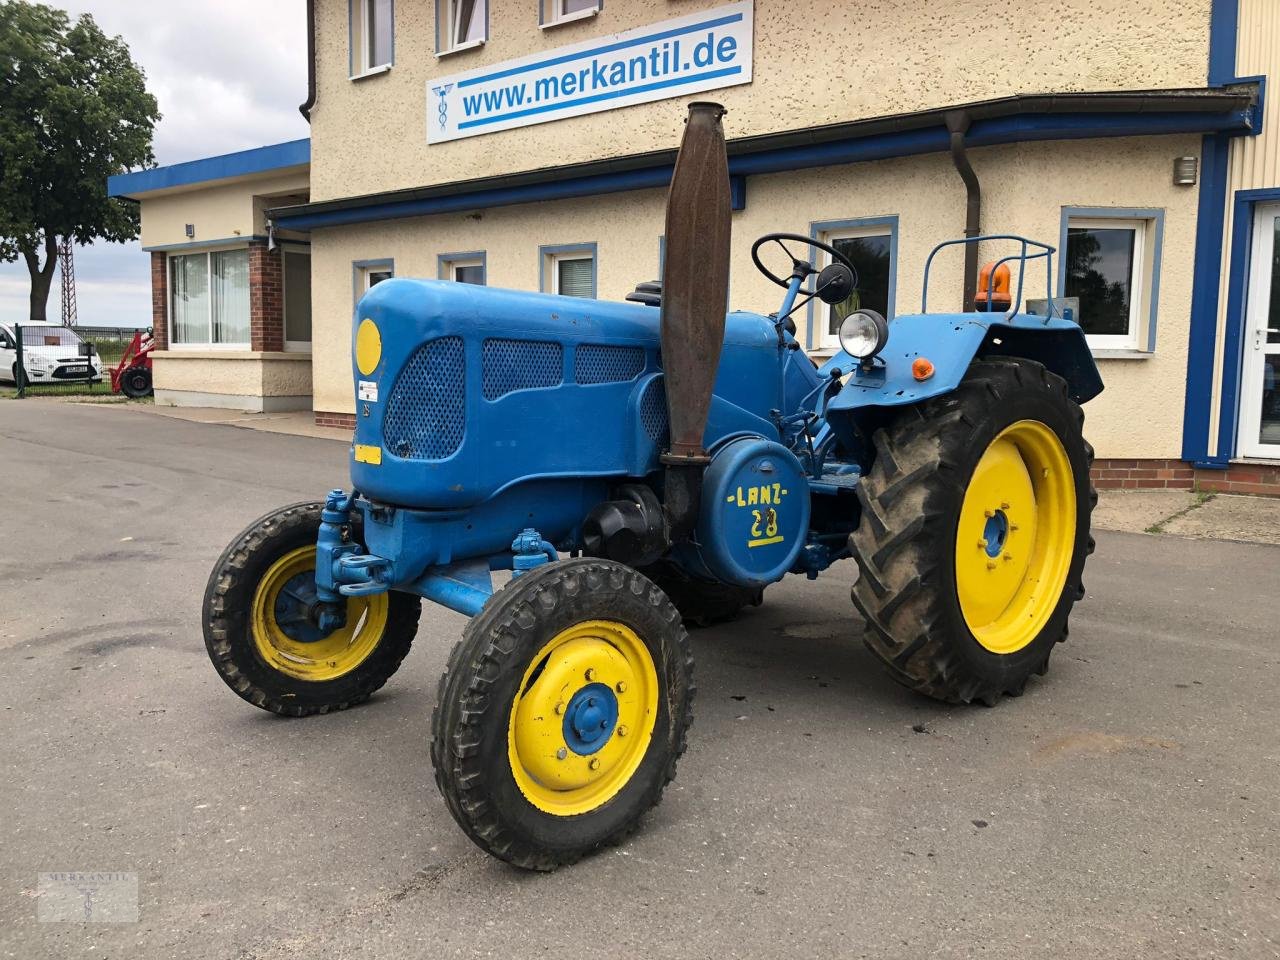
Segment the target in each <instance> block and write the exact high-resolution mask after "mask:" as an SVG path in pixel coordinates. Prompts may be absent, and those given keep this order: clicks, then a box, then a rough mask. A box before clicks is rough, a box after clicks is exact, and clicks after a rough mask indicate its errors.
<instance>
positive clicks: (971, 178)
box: [946, 110, 982, 312]
mask: <svg viewBox="0 0 1280 960" xmlns="http://www.w3.org/2000/svg"><path fill="white" fill-rule="evenodd" d="M946 121H947V130H948V132H949V133H950V134H951V162H952V163H953V164H955V168H956V172H957V173H959V174H960V179H961V180H963V181H964V189H965V195H966V202H965V214H964V235H965V236H966V237H976V236H978V234H979V232H980V231H979V226H978V225H979V222H980V221H981V219H982V187H981V185H980V184H979V183H978V175H977V174H976V173H974V172H973V165H972V164H970V163H969V155H968V153H967V152H966V151H965V145H964V135H965V133H966V132H967V131H968V129H969V114H968V113H967V112H966V111H964V110H957V111H953V112H951V113H948V114H947V116H946ZM977 290H978V245H977V244H976V243H966V244H965V245H964V309H965V311H966V312H968V311H972V310H973V305H974V301H975V299H976V297H977Z"/></svg>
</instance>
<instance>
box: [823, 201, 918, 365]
mask: <svg viewBox="0 0 1280 960" xmlns="http://www.w3.org/2000/svg"><path fill="white" fill-rule="evenodd" d="M896 229H897V227H896V224H895V221H893V220H890V219H889V218H885V219H883V220H875V221H869V222H867V223H863V224H859V223H856V222H855V223H851V224H850V225H848V226H831V227H827V228H823V227H821V225H818V228H817V229H816V230H812V231H811V236H813V238H814V239H815V240H818V241H820V242H821V243H827V244H831V245H833V246H834V245H835V242H836V241H837V240H862V239H866V238H868V237H887V238H888V240H889V288H890V289H889V304H890V310H889V313H890V316H888V317H886V318H885V319H886V320H892V319H893V316H892V314H893V310H892V305H893V294H894V291H893V286H894V284H895V283H896V282H897V277H898V264H897V262H896V260H897V253H898V251H897V244H895V243H894V234H895V231H896ZM811 249H816V248H811ZM817 253H818V262H817V263H816V264H814V266H816V267H817V268H818V270H819V271H821V270H822V269H823V268H824V267H826V266H827V265H828V264H830V263H831V254H829V253H827V252H826V251H825V250H818V251H817ZM815 280H816V278H815ZM812 303H813V306H814V311H815V321H816V322H815V325H814V333H815V334H817V336H815V337H814V338H813V346H812V347H811V349H812V350H813V352H815V353H819V354H828V353H835V352H836V351H838V350H839V349H840V336H839V334H836V333H828V332H827V314H826V311H829V310H830V309H831V305H830V304H827V303H823V302H822V301H821V300H818V299H817V298H814V300H813V301H812Z"/></svg>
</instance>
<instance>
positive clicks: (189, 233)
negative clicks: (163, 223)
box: [187, 223, 196, 240]
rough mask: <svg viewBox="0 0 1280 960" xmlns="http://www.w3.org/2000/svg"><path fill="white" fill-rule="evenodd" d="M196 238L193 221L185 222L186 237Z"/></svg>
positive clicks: (189, 238)
mask: <svg viewBox="0 0 1280 960" xmlns="http://www.w3.org/2000/svg"><path fill="white" fill-rule="evenodd" d="M195 238H196V225H195V224H194V223H188V224H187V239H188V240H194V239H195Z"/></svg>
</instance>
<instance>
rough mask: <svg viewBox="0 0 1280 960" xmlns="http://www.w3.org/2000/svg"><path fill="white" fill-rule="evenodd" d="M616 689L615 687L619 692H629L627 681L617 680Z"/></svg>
mask: <svg viewBox="0 0 1280 960" xmlns="http://www.w3.org/2000/svg"><path fill="white" fill-rule="evenodd" d="M614 689H615V690H617V691H618V692H619V693H626V692H627V681H625V680H619V681H618V682H617V684H615V686H614Z"/></svg>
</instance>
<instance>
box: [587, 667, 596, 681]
mask: <svg viewBox="0 0 1280 960" xmlns="http://www.w3.org/2000/svg"><path fill="white" fill-rule="evenodd" d="M586 678H587V682H588V683H590V682H591V681H592V680H594V679H595V678H596V671H595V667H587V672H586Z"/></svg>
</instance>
